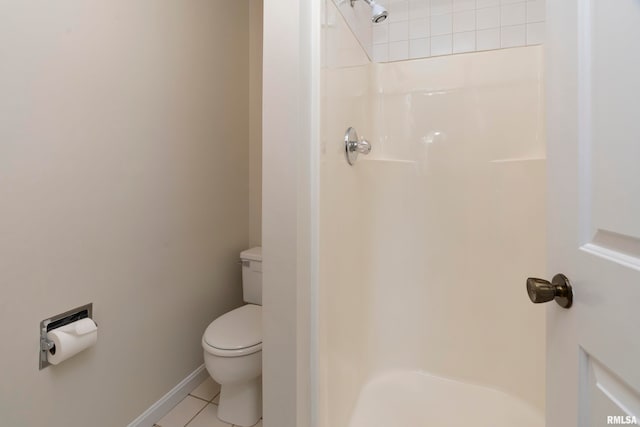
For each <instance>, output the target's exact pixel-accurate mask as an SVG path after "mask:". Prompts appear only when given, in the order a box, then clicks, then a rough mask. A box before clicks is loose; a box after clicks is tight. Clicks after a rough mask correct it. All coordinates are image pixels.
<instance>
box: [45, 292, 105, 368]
mask: <svg viewBox="0 0 640 427" xmlns="http://www.w3.org/2000/svg"><path fill="white" fill-rule="evenodd" d="M87 317H88V318H89V319H93V303H92V302H91V303H89V304H85V305H83V306H80V307H76V308H74V309H73V310H69V311H66V312H64V313H61V314H56V315H55V316H51V317H50V318H48V319H45V320H43V321H41V322H40V359H39V364H38V367H39V368H40V370H43V369H44V368H46V367H47V366H49V365H51V364H50V363H49V360H48V359H47V353H48V352H49V350H51V349H52V348H53V347H55V346H54V344H53V341H50V340H49V339H48V338H47V332H49V331H52V330H54V329H57V328H60V327H62V326H65V325H68V324H69V323H72V322H76V321H78V320H80V319H85V318H87Z"/></svg>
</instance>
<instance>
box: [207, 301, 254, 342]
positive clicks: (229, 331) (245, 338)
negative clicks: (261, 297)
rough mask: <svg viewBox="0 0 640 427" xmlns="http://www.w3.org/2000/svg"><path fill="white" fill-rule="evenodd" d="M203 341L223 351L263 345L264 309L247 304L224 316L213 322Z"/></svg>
mask: <svg viewBox="0 0 640 427" xmlns="http://www.w3.org/2000/svg"><path fill="white" fill-rule="evenodd" d="M203 340H204V342H205V343H207V345H210V346H211V347H215V348H217V349H221V350H240V349H243V348H248V347H253V346H255V345H257V344H260V343H262V307H261V306H259V305H254V304H247V305H243V306H242V307H239V308H236V309H235V310H231V311H230V312H228V313H226V314H223V315H222V316H220V317H218V318H217V319H216V320H214V321H213V322H211V324H210V325H209V327H208V328H207V330H206V331H205V333H204V337H203Z"/></svg>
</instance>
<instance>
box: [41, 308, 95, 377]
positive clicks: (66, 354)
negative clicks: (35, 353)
mask: <svg viewBox="0 0 640 427" xmlns="http://www.w3.org/2000/svg"><path fill="white" fill-rule="evenodd" d="M47 338H48V339H49V340H50V341H53V343H54V344H55V347H54V348H52V349H51V350H49V351H48V352H47V360H48V361H49V363H51V364H52V365H57V364H58V363H60V362H64V361H65V360H67V359H68V358H70V357H73V356H75V355H76V354H78V353H80V352H81V351H82V350H86V349H87V348H89V347H91V346H92V345H94V344H95V343H96V342H97V341H98V326H97V325H96V324H95V322H94V321H93V320H92V319H89V318H85V319H80V320H78V321H76V322H73V323H69V324H68V325H65V326H61V327H59V328H56V329H53V330H51V331H49V332H47Z"/></svg>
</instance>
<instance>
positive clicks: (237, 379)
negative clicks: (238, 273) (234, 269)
mask: <svg viewBox="0 0 640 427" xmlns="http://www.w3.org/2000/svg"><path fill="white" fill-rule="evenodd" d="M240 259H241V260H242V294H243V299H244V301H245V302H247V303H248V304H247V305H244V306H242V307H239V308H236V309H235V310H232V311H230V312H228V313H226V314H223V315H222V316H220V317H218V318H217V319H216V320H214V321H213V322H211V324H210V325H209V327H207V330H206V331H205V333H204V336H203V337H202V347H203V348H204V364H205V366H206V367H207V371H209V375H211V377H212V378H213V379H214V380H215V381H216V382H217V383H218V384H220V386H221V389H220V403H219V406H218V418H220V419H221V420H222V421H225V422H227V423H229V424H234V425H238V426H243V427H248V426H252V425H254V424H256V423H257V422H258V421H259V420H260V418H261V417H262V307H261V304H262V248H260V247H256V248H251V249H248V250H246V251H244V252H242V253H241V254H240Z"/></svg>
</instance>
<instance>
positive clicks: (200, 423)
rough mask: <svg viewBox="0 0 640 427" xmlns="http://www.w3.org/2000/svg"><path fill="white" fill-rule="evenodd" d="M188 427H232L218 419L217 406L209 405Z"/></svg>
mask: <svg viewBox="0 0 640 427" xmlns="http://www.w3.org/2000/svg"><path fill="white" fill-rule="evenodd" d="M163 427H164V426H163ZM187 427H231V424H227V423H225V422H224V421H221V420H220V419H219V418H218V407H217V406H216V405H212V404H208V405H207V407H206V408H204V410H203V411H202V412H200V413H199V414H198V416H197V417H195V418H194V419H193V420H192V421H191V422H190V423H189V424H187Z"/></svg>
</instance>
